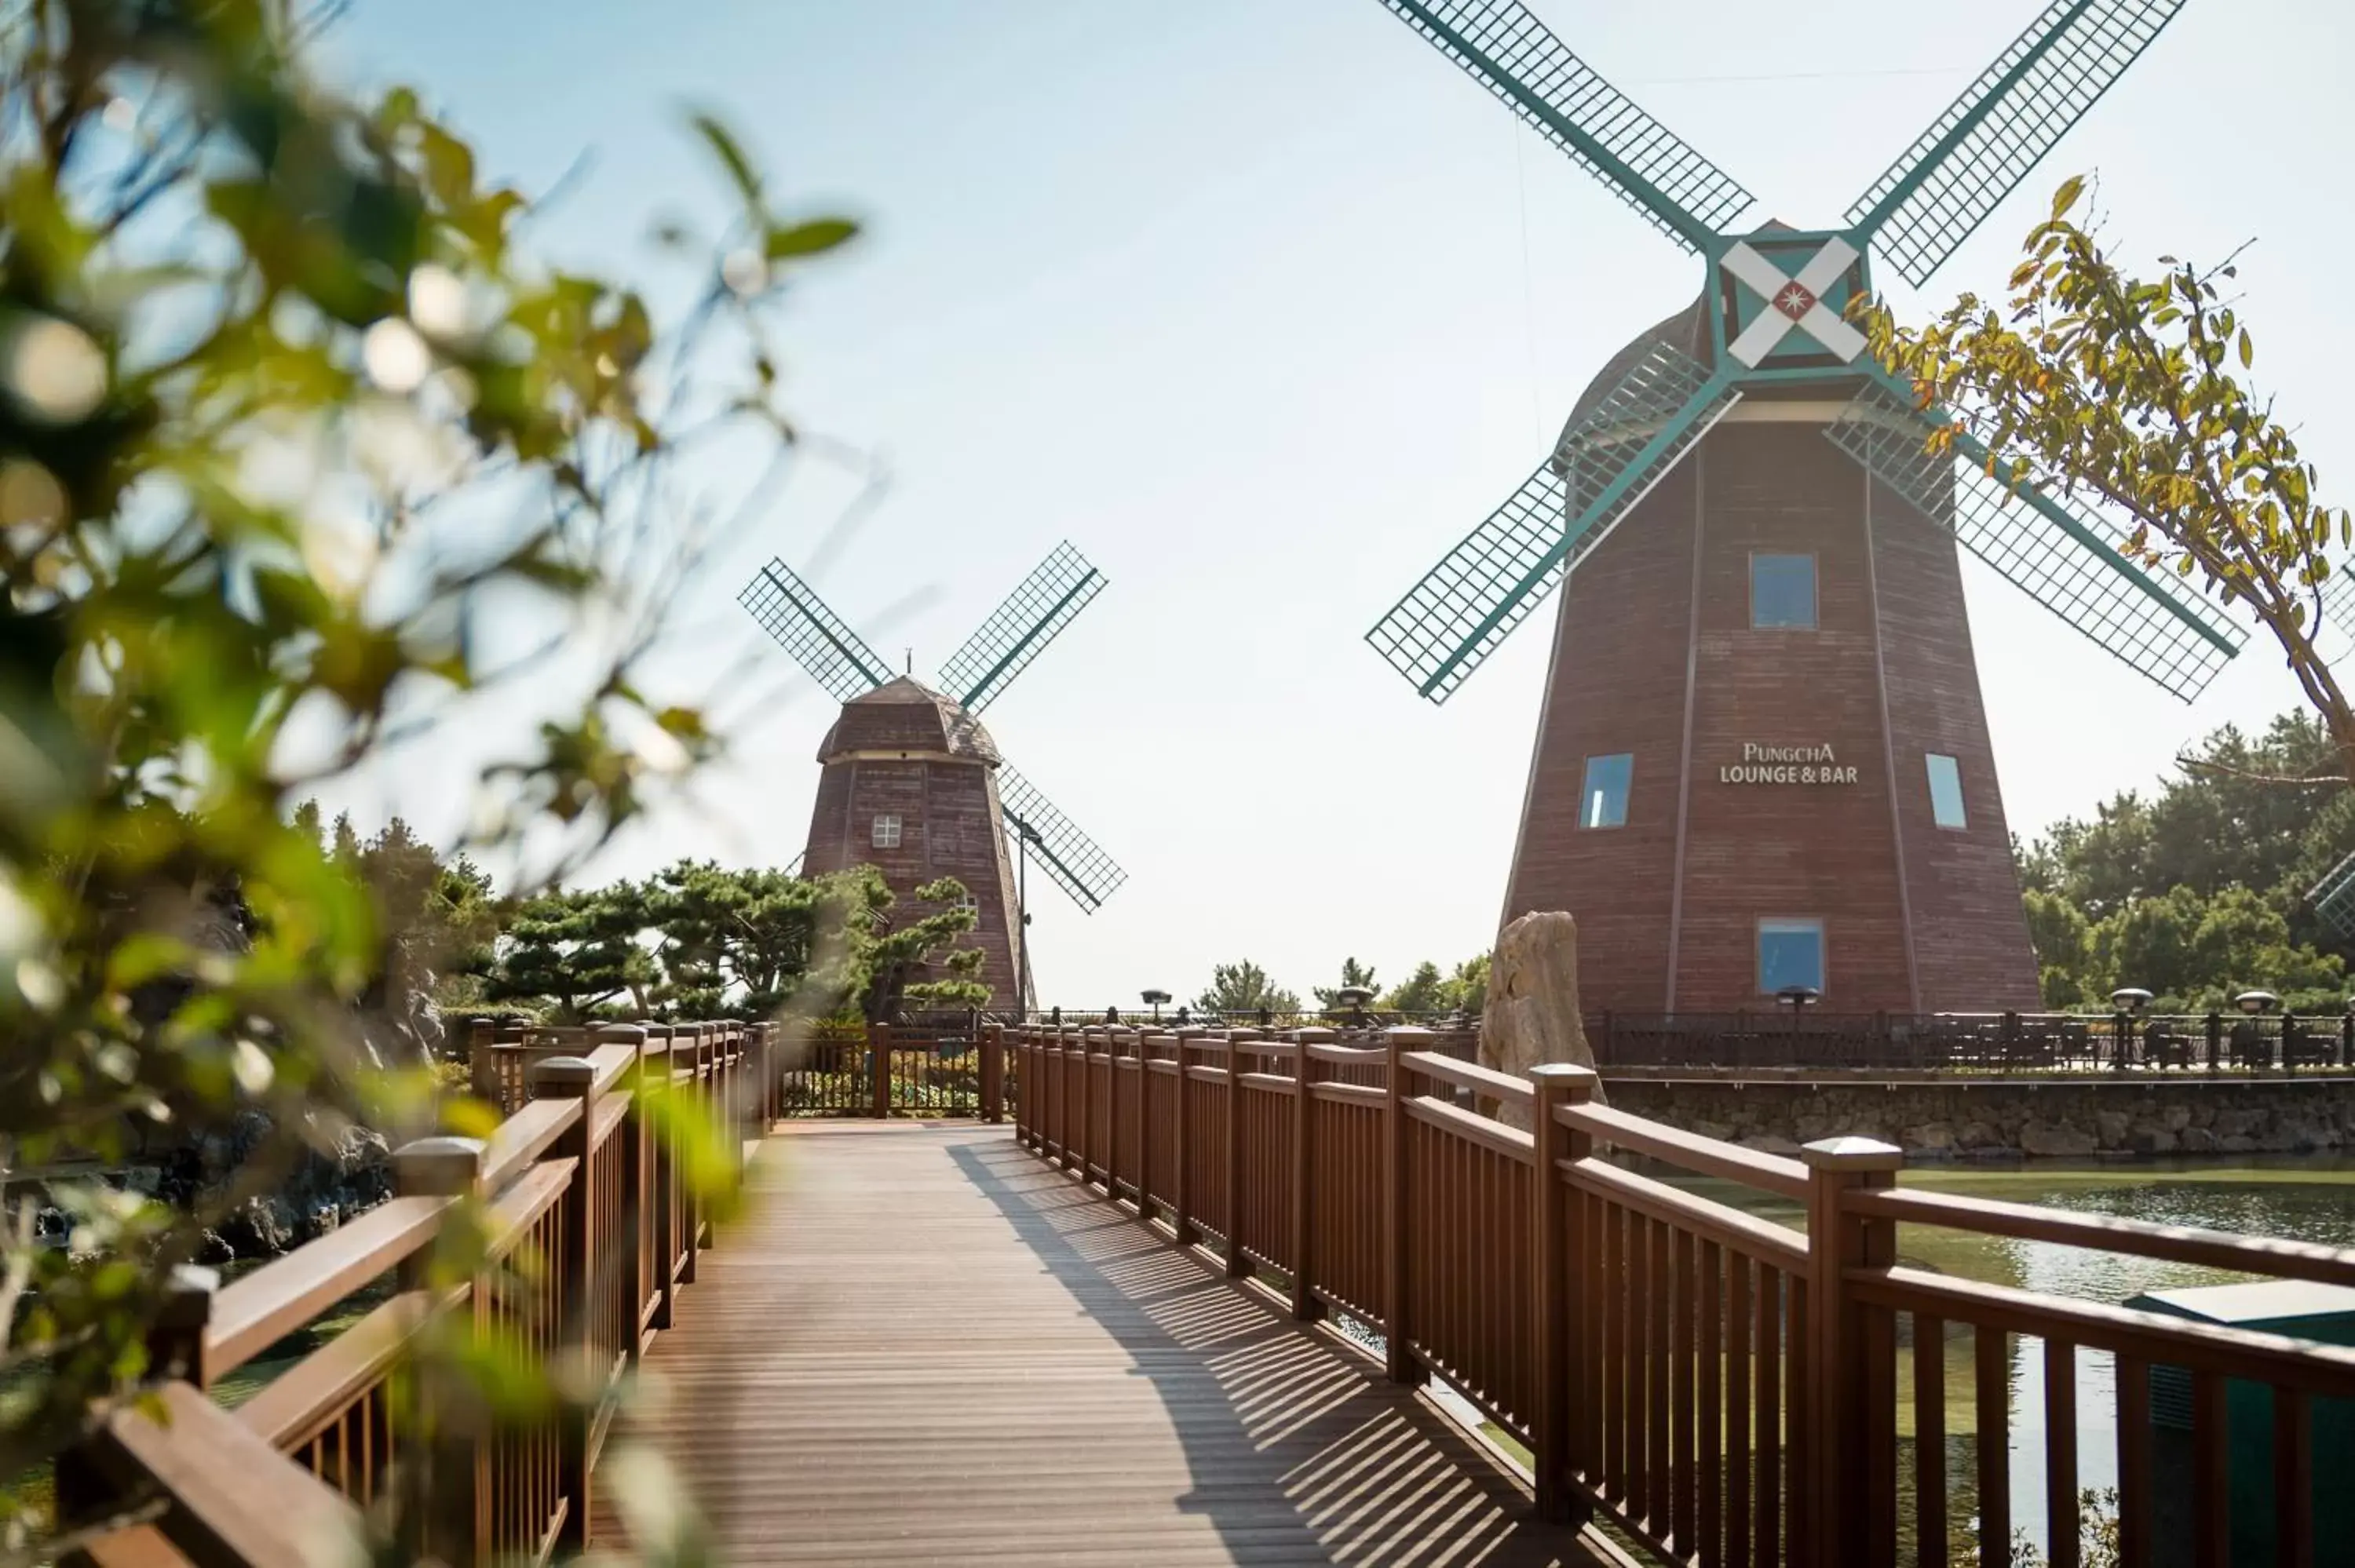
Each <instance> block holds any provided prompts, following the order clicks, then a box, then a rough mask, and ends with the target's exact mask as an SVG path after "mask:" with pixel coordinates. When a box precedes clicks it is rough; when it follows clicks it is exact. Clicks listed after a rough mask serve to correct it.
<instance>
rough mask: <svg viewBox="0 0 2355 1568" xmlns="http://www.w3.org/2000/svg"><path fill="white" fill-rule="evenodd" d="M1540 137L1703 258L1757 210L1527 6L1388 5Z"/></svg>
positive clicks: (1486, 0)
mask: <svg viewBox="0 0 2355 1568" xmlns="http://www.w3.org/2000/svg"><path fill="white" fill-rule="evenodd" d="M1382 4H1383V5H1387V6H1389V7H1390V8H1391V10H1392V11H1394V12H1396V13H1397V14H1398V16H1399V17H1400V18H1401V20H1402V21H1404V22H1405V23H1406V25H1407V26H1410V27H1412V28H1413V29H1414V30H1415V31H1416V32H1418V33H1420V34H1422V35H1423V37H1425V38H1428V39H1429V40H1430V41H1431V43H1432V45H1433V48H1437V49H1438V50H1439V52H1440V53H1441V54H1444V55H1445V56H1446V57H1447V58H1449V59H1452V60H1454V61H1455V63H1456V64H1457V65H1459V66H1461V67H1463V68H1464V69H1465V71H1467V72H1469V73H1470V74H1471V76H1472V78H1473V79H1474V80H1476V81H1477V82H1479V83H1480V85H1481V86H1483V87H1485V88H1487V90H1489V91H1490V92H1493V93H1495V94H1496V95H1497V97H1498V98H1500V99H1502V100H1503V101H1504V102H1505V106H1506V107H1507V108H1508V109H1510V110H1511V111H1513V112H1514V113H1515V114H1518V115H1519V116H1520V117H1521V119H1523V120H1524V121H1526V122H1529V124H1530V125H1531V126H1533V127H1535V128H1536V130H1537V132H1538V133H1539V134H1540V135H1541V136H1543V137H1544V138H1545V139H1546V140H1547V141H1549V142H1551V143H1553V144H1554V145H1555V146H1557V147H1559V148H1561V150H1562V151H1563V152H1565V153H1567V154H1570V156H1571V158H1572V161H1573V162H1575V163H1577V164H1582V165H1583V166H1584V168H1585V169H1586V171H1587V172H1588V173H1589V174H1591V175H1593V176H1594V177H1595V178H1596V179H1598V180H1601V181H1602V182H1603V183H1604V185H1608V186H1610V187H1611V188H1612V189H1613V190H1614V191H1616V192H1617V193H1618V194H1619V196H1620V198H1621V199H1622V200H1624V201H1625V202H1626V203H1627V205H1628V206H1630V207H1634V208H1635V209H1636V211H1637V212H1639V213H1641V214H1643V215H1644V217H1646V218H1648V219H1650V220H1651V222H1652V223H1653V224H1654V225H1655V226H1656V227H1657V228H1659V230H1660V232H1661V233H1663V234H1665V235H1667V236H1668V238H1671V239H1673V240H1675V241H1677V242H1678V244H1680V245H1682V246H1684V247H1685V249H1688V250H1690V251H1692V252H1694V253H1695V254H1696V255H1699V254H1703V253H1705V252H1706V251H1707V249H1708V248H1709V244H1710V240H1712V239H1713V238H1716V237H1717V234H1718V232H1719V231H1720V230H1721V229H1723V228H1725V227H1726V225H1727V224H1729V223H1731V222H1732V220H1733V219H1734V218H1736V217H1740V216H1741V215H1742V211H1743V210H1744V209H1745V208H1747V207H1749V206H1750V204H1751V201H1752V199H1753V198H1752V197H1751V195H1750V193H1749V192H1748V191H1746V190H1744V189H1742V184H1741V182H1740V181H1738V180H1736V179H1735V178H1734V177H1733V176H1732V175H1729V174H1727V173H1726V172H1725V171H1724V170H1722V169H1721V168H1719V167H1718V166H1717V165H1716V164H1712V163H1710V161H1709V160H1708V159H1707V158H1704V157H1702V156H1701V155H1700V154H1699V153H1697V152H1695V151H1693V150H1692V148H1690V147H1689V146H1687V145H1686V144H1685V143H1683V142H1682V141H1680V140H1678V137H1677V135H1676V134H1675V132H1671V131H1669V130H1668V127H1666V126H1665V125H1662V124H1661V123H1660V122H1658V121H1657V120H1655V119H1653V118H1652V117H1651V116H1650V115H1648V114H1646V113H1645V112H1644V111H1642V110H1641V109H1638V108H1637V107H1636V104H1635V102H1634V101H1632V100H1630V99H1628V98H1627V97H1626V96H1625V95H1624V94H1622V93H1621V92H1620V91H1619V90H1618V89H1616V88H1614V87H1613V86H1612V85H1611V84H1610V83H1609V82H1607V81H1605V80H1604V79H1602V78H1601V77H1599V76H1597V75H1595V74H1594V72H1593V69H1590V68H1589V67H1588V66H1587V64H1586V62H1585V61H1583V60H1582V59H1580V58H1578V57H1577V56H1576V55H1574V54H1572V53H1571V52H1570V50H1569V49H1568V48H1564V47H1563V45H1562V41H1561V39H1560V38H1557V37H1554V36H1553V34H1552V33H1550V32H1549V31H1547V29H1546V25H1545V24H1544V23H1543V22H1540V21H1539V20H1538V19H1537V18H1536V17H1535V16H1531V15H1529V11H1528V9H1527V8H1526V7H1524V6H1523V5H1520V3H1519V0H1382Z"/></svg>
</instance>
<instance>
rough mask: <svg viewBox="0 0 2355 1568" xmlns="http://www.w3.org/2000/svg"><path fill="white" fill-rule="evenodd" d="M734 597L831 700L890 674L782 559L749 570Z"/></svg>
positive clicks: (862, 689) (852, 694) (860, 693)
mask: <svg viewBox="0 0 2355 1568" xmlns="http://www.w3.org/2000/svg"><path fill="white" fill-rule="evenodd" d="M736 602H737V603H739V604H741V605H742V606H743V607H744V608H745V609H748V610H750V611H751V612H752V619H753V620H757V621H759V622H760V623H761V626H762V630H765V631H767V632H768V634H769V635H770V636H772V637H773V638H775V639H776V640H777V641H778V642H779V643H780V644H782V645H783V648H784V650H785V652H788V653H790V654H792V655H793V656H794V662H796V663H798V664H800V665H801V667H802V668H803V669H805V670H806V671H808V672H809V673H810V677H811V678H812V679H813V680H815V681H816V682H817V683H818V684H819V685H821V686H824V687H825V688H826V690H827V691H828V692H831V693H832V694H834V699H835V701H837V702H842V703H847V702H848V701H850V700H851V699H852V698H853V697H859V696H864V695H866V694H868V692H871V691H873V690H874V689H875V688H876V687H878V686H879V685H881V684H883V683H885V682H886V681H889V680H890V678H891V667H890V665H888V664H886V663H884V662H883V661H882V660H880V659H879V658H877V657H876V656H875V651H874V650H873V649H871V648H869V647H868V646H867V644H866V643H865V642H864V641H860V639H859V636H858V633H857V632H856V631H853V630H850V628H849V626H848V625H847V623H846V622H845V621H844V620H843V619H842V618H841V617H840V616H838V615H837V614H835V613H834V611H833V610H831V609H827V608H826V600H824V599H820V598H818V597H817V595H816V593H815V592H814V591H813V590H812V589H811V588H810V586H809V584H807V583H805V582H804V581H802V579H801V578H799V577H795V576H794V574H793V571H792V569H791V568H789V567H787V566H786V565H785V564H784V563H783V561H771V562H770V563H769V564H768V565H767V566H765V567H762V568H761V569H760V571H759V572H757V573H755V574H754V576H753V577H752V580H751V582H749V583H746V584H745V585H744V591H743V592H741V593H740V594H738V595H737V596H736Z"/></svg>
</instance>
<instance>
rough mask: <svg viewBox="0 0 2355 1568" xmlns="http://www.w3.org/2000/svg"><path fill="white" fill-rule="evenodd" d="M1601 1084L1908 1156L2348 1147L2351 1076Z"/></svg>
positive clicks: (1620, 1104)
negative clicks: (1876, 1143) (1855, 1139)
mask: <svg viewBox="0 0 2355 1568" xmlns="http://www.w3.org/2000/svg"><path fill="white" fill-rule="evenodd" d="M1604 1093H1605V1094H1606V1095H1607V1096H1608V1097H1609V1099H1610V1103H1611V1105H1612V1107H1614V1109H1618V1110H1624V1111H1627V1112H1629V1113H1631V1114H1633V1115H1636V1116H1640V1117H1648V1118H1652V1119H1654V1120H1657V1121H1663V1122H1666V1123H1668V1125H1669V1126H1671V1127H1676V1128H1683V1129H1684V1130H1686V1131H1688V1132H1694V1133H1699V1134H1700V1135H1701V1136H1703V1137H1706V1138H1716V1139H1726V1140H1728V1141H1731V1142H1734V1143H1739V1144H1742V1145H1744V1146H1746V1147H1749V1148H1752V1149H1763V1150H1772V1151H1774V1152H1776V1153H1785V1154H1788V1153H1794V1152H1796V1150H1797V1149H1798V1147H1799V1145H1801V1144H1803V1143H1812V1142H1814V1141H1815V1140H1816V1139H1820V1138H1837V1137H1839V1136H1842V1135H1844V1134H1860V1135H1863V1136H1865V1137H1870V1138H1878V1139H1885V1140H1886V1141H1888V1142H1891V1143H1894V1144H1897V1145H1899V1146H1900V1147H1902V1149H1903V1150H1905V1152H1906V1156H1907V1158H1909V1159H1913V1160H2005V1159H2013V1158H2017V1157H2019V1156H2021V1155H2041V1156H2050V1157H2067V1158H2075V1159H2098V1158H2118V1159H2126V1158H2132V1157H2134V1156H2137V1155H2178V1154H2307V1153H2316V1152H2328V1151H2331V1150H2341V1149H2345V1150H2355V1078H2344V1077H2333V1078H2291V1079H2263V1080H2258V1081H2254V1082H2237V1083H2218V1082H2212V1081H2202V1080H2200V1079H2198V1078H2171V1079H2169V1078H2140V1079H2137V1080H2134V1081H2129V1082H2123V1083H2120V1082H2110V1081H2105V1080H2077V1079H2062V1080H2051V1079H2047V1080H2041V1081H2023V1080H2017V1079H2015V1080H2009V1081H2005V1080H1987V1079H1978V1080H1968V1081H1963V1082H1947V1083H1925V1082H1911V1083H1806V1082H1791V1081H1783V1082H1758V1081H1754V1080H1753V1081H1698V1082H1697V1081H1694V1080H1690V1079H1668V1080H1646V1079H1623V1078H1616V1077H1612V1076H1609V1075H1605V1077H1604Z"/></svg>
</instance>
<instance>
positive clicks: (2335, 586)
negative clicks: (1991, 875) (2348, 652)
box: [2320, 561, 2355, 637]
mask: <svg viewBox="0 0 2355 1568" xmlns="http://www.w3.org/2000/svg"><path fill="white" fill-rule="evenodd" d="M2320 597H2321V599H2322V618H2323V619H2324V620H2328V622H2330V624H2331V625H2333V626H2335V627H2337V628H2339V630H2341V631H2343V632H2345V633H2346V634H2347V635H2348V636H2350V637H2355V561H2350V562H2348V563H2347V564H2346V565H2344V566H2342V567H2339V569H2338V570H2337V571H2335V572H2333V573H2331V574H2330V576H2329V577H2328V578H2326V579H2324V581H2323V584H2322V591H2321V596H2320Z"/></svg>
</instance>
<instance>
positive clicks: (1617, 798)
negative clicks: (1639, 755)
mask: <svg viewBox="0 0 2355 1568" xmlns="http://www.w3.org/2000/svg"><path fill="white" fill-rule="evenodd" d="M1635 770H1636V758H1635V754H1634V753H1632V752H1626V751H1614V752H1613V753H1612V754H1611V755H1610V756H1608V757H1590V758H1587V759H1586V782H1585V785H1584V786H1583V787H1582V789H1580V790H1579V791H1578V825H1579V826H1580V827H1582V828H1622V827H1625V826H1626V825H1627V779H1628V776H1629V775H1631V774H1632V773H1634V772H1635Z"/></svg>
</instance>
